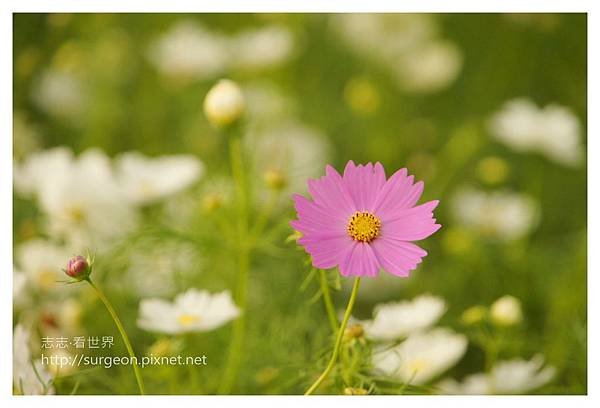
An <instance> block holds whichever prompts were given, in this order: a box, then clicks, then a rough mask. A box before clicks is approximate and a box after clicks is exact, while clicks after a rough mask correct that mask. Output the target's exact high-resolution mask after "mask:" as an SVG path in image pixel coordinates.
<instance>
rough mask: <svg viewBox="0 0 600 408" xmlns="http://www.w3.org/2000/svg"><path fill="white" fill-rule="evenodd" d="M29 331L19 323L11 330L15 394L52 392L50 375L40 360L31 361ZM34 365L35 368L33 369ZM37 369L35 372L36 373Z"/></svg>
mask: <svg viewBox="0 0 600 408" xmlns="http://www.w3.org/2000/svg"><path fill="white" fill-rule="evenodd" d="M30 337H31V335H30V333H29V331H28V330H27V329H25V328H24V327H23V326H22V325H21V324H18V325H17V326H16V327H15V328H14V331H13V389H14V391H15V393H17V394H23V395H41V394H54V388H53V387H52V386H51V384H50V382H51V379H52V377H51V376H50V373H48V371H47V370H46V368H45V367H44V366H43V365H42V364H41V361H40V360H36V361H32V359H31V351H30V350H29V342H30ZM34 365H35V369H34ZM36 371H37V374H36Z"/></svg>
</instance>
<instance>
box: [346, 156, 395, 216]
mask: <svg viewBox="0 0 600 408" xmlns="http://www.w3.org/2000/svg"><path fill="white" fill-rule="evenodd" d="M343 179H344V184H345V186H346V188H347V190H348V192H349V193H350V196H351V197H352V199H353V200H354V203H355V204H356V208H357V210H358V211H373V205H374V204H375V199H376V198H377V194H378V193H379V191H380V190H381V189H382V188H383V186H384V185H385V170H384V169H383V166H382V165H381V163H379V162H377V163H375V166H373V165H372V164H371V163H368V164H366V165H364V166H363V165H362V164H360V165H358V166H356V165H355V164H354V162H353V161H352V160H350V161H349V162H348V164H346V168H345V169H344V178H343Z"/></svg>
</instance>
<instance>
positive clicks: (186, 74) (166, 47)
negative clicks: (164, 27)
mask: <svg viewBox="0 0 600 408" xmlns="http://www.w3.org/2000/svg"><path fill="white" fill-rule="evenodd" d="M227 46H228V42H227V38H226V37H224V36H222V35H220V34H216V33H214V32H212V31H209V30H208V29H207V28H205V27H204V26H203V25H201V24H199V23H196V22H192V21H187V20H186V21H180V22H178V23H176V24H175V25H174V26H172V27H171V28H170V29H169V31H167V32H166V33H165V34H164V35H163V36H162V37H160V38H159V39H157V40H156V41H155V42H154V43H153V44H152V45H151V46H150V50H149V53H148V55H149V58H150V61H151V62H152V63H153V64H154V65H155V66H156V67H157V69H158V70H159V71H160V72H162V73H163V74H165V75H167V76H169V77H176V78H177V77H180V78H183V79H209V78H214V77H215V76H217V75H219V74H221V73H222V72H223V71H224V70H225V69H226V67H227V65H228V63H229V51H228V48H227Z"/></svg>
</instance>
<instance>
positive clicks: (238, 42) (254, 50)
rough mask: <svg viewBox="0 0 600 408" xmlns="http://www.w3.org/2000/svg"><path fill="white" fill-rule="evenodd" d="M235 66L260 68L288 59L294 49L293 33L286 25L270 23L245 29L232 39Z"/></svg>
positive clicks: (231, 45)
mask: <svg viewBox="0 0 600 408" xmlns="http://www.w3.org/2000/svg"><path fill="white" fill-rule="evenodd" d="M230 47H231V58H232V65H233V66H234V67H238V68H242V69H247V70H259V69H265V68H271V67H275V66H278V65H280V64H282V63H283V62H285V61H287V60H288V59H289V57H290V55H291V54H292V51H293V49H294V38H293V36H292V33H291V32H290V31H289V30H288V29H287V28H285V27H282V26H277V25H270V26H265V27H260V28H256V29H249V30H244V31H242V32H240V33H238V34H237V35H236V36H234V37H233V38H232V39H231V44H230Z"/></svg>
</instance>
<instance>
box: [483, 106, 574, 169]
mask: <svg viewBox="0 0 600 408" xmlns="http://www.w3.org/2000/svg"><path fill="white" fill-rule="evenodd" d="M489 130H490V133H491V134H492V135H493V136H494V137H495V138H496V139H497V140H498V141H500V142H501V143H503V144H505V145H507V146H508V147H510V148H512V149H514V150H515V151H517V152H531V151H535V152H539V153H541V154H543V155H545V156H546V157H547V158H548V159H550V160H553V161H555V162H557V163H559V164H563V165H568V166H574V165H577V164H579V163H580V161H581V159H582V157H583V152H584V149H583V145H582V143H581V125H580V122H579V119H578V118H577V116H576V115H575V114H574V113H573V112H572V111H571V110H570V109H568V108H566V107H563V106H559V105H556V104H551V105H547V106H545V107H544V108H538V107H537V106H536V105H535V103H533V102H532V101H530V100H529V99H525V98H518V99H513V100H510V101H508V102H506V103H505V104H504V106H503V107H502V109H501V110H500V111H498V112H496V113H495V114H493V115H492V117H491V119H490V121H489Z"/></svg>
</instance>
